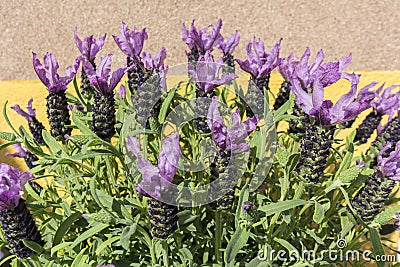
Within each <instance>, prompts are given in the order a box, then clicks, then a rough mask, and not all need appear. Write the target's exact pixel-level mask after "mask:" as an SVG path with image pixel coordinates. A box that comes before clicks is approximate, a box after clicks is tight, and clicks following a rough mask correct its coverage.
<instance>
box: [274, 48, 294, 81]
mask: <svg viewBox="0 0 400 267" xmlns="http://www.w3.org/2000/svg"><path fill="white" fill-rule="evenodd" d="M295 66H296V62H295V61H294V54H293V53H291V54H290V55H289V56H288V57H287V58H284V59H282V61H281V63H280V64H279V66H278V71H279V73H280V74H281V75H282V77H283V79H284V80H285V81H290V79H291V77H292V75H293V71H294V68H295Z"/></svg>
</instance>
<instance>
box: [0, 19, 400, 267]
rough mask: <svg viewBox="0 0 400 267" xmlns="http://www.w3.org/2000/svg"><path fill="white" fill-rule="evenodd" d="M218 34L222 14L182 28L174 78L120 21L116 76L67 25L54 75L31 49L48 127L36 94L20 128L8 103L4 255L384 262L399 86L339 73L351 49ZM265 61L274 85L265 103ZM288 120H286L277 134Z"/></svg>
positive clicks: (38, 260)
mask: <svg viewBox="0 0 400 267" xmlns="http://www.w3.org/2000/svg"><path fill="white" fill-rule="evenodd" d="M221 29H222V20H218V21H217V23H216V25H215V26H213V25H210V26H207V27H204V28H202V29H198V28H196V27H195V24H194V21H193V22H192V24H191V26H190V28H186V26H185V25H183V27H182V39H183V41H184V42H185V43H186V44H187V46H188V48H189V51H187V52H186V54H187V56H188V62H187V66H188V74H189V75H188V78H187V79H186V80H183V81H181V82H180V83H178V84H176V85H175V86H172V87H171V86H170V87H168V86H167V83H166V79H167V78H168V75H167V72H168V69H169V67H168V66H167V65H165V62H166V60H167V49H166V48H161V49H160V50H159V52H158V53H157V54H156V56H155V57H152V56H151V54H150V52H149V51H143V47H144V43H145V41H146V40H148V39H149V36H148V35H147V32H146V29H143V30H141V31H139V30H137V28H136V27H135V26H133V28H132V30H129V28H128V26H127V25H126V24H125V23H122V26H121V29H120V34H119V35H113V38H114V41H115V43H116V44H117V45H118V47H119V48H120V49H121V51H122V52H121V53H123V54H124V56H126V57H127V66H122V67H119V68H118V67H115V66H113V67H114V69H115V71H114V72H111V59H112V55H111V54H108V55H103V56H101V55H100V54H101V53H102V52H103V51H102V48H103V46H104V43H105V41H106V40H105V39H106V35H104V36H103V37H100V38H98V39H95V38H94V37H93V36H88V37H86V38H84V39H83V40H81V39H80V38H79V37H78V35H77V32H76V31H75V33H74V40H75V43H76V45H77V47H78V49H79V51H80V53H81V56H79V57H78V58H77V59H75V64H74V65H73V66H71V67H68V68H67V70H66V76H64V77H61V76H59V74H58V68H59V65H58V63H57V61H56V59H55V56H54V55H53V54H46V55H45V56H44V60H43V63H41V62H40V60H39V57H38V56H37V55H36V54H35V53H33V66H34V69H35V71H36V73H37V75H38V78H39V79H40V80H41V81H42V83H43V84H44V87H43V90H45V89H47V90H48V92H49V95H48V97H47V116H48V120H49V125H50V128H49V129H45V127H44V126H43V124H42V123H41V122H39V120H38V119H37V118H36V112H35V109H34V108H33V102H32V101H33V100H30V101H29V102H28V107H27V110H26V111H25V110H24V109H23V108H21V107H20V105H23V104H24V103H13V104H14V105H13V106H12V107H11V109H13V110H14V111H15V112H17V113H18V114H20V115H21V116H23V117H24V118H25V119H26V120H27V121H28V126H29V131H27V130H26V129H25V128H24V126H19V127H15V126H14V125H13V124H12V123H11V122H10V120H9V119H8V115H7V114H8V112H9V108H8V105H7V103H6V104H5V105H4V107H3V115H4V119H5V121H6V122H7V123H8V125H9V126H10V129H11V130H10V132H0V138H2V139H4V140H5V142H4V143H3V144H2V145H1V146H0V148H1V149H4V148H6V147H8V146H12V147H13V148H14V149H15V153H9V154H8V155H9V156H12V157H20V158H23V159H24V160H25V162H26V164H27V167H28V168H29V169H30V170H29V171H25V172H21V171H20V170H18V169H15V168H13V167H11V166H8V165H6V164H0V213H1V217H0V223H1V228H2V231H1V232H0V248H4V249H7V250H8V251H9V252H10V255H9V256H8V257H6V258H4V259H3V260H1V261H0V265H3V264H4V263H7V262H9V263H11V264H12V266H93V267H95V266H108V267H110V266H328V265H332V266H365V264H366V262H367V261H368V260H375V261H376V264H377V265H378V266H385V262H384V261H382V258H383V257H382V256H384V254H385V251H384V247H386V248H387V249H388V250H392V251H396V250H395V248H393V247H394V245H392V244H389V243H382V240H386V239H387V237H386V235H387V234H388V233H390V232H393V231H395V230H396V229H398V225H399V223H398V217H399V215H398V214H399V212H400V206H399V205H398V204H397V201H398V199H397V198H396V197H395V195H396V193H397V190H396V189H395V188H396V183H397V181H399V180H400V173H399V172H400V171H399V170H400V157H399V154H400V139H399V131H400V126H399V125H400V124H399V117H398V114H397V115H396V111H397V113H398V112H399V109H400V107H399V105H398V103H399V101H400V99H399V98H400V96H399V93H397V87H396V86H391V87H388V88H387V89H385V90H384V89H383V88H384V86H383V85H382V86H381V87H379V88H375V86H376V85H377V83H376V82H374V83H371V84H369V85H367V86H366V87H364V88H361V89H359V86H358V85H359V82H360V79H362V77H360V75H358V74H355V73H347V72H346V71H345V68H346V67H347V66H348V65H349V64H350V61H351V54H350V55H349V56H348V57H344V58H343V59H341V60H338V61H335V62H326V63H323V61H324V54H323V52H322V50H320V51H319V52H318V53H317V55H316V57H315V59H314V60H313V61H312V62H309V58H310V55H311V52H310V49H309V48H307V49H306V51H305V53H304V54H303V55H302V56H301V57H300V58H297V57H296V55H294V54H293V53H291V54H290V55H288V56H287V57H282V55H281V53H280V46H281V44H282V45H283V44H284V42H283V40H282V39H280V40H278V42H277V43H276V44H270V45H271V46H272V48H271V49H270V51H269V52H268V53H267V52H266V51H265V47H264V43H263V42H262V41H261V40H260V39H257V38H256V37H254V39H253V40H252V41H249V42H248V44H247V46H246V51H247V58H246V59H245V60H240V59H236V58H235V57H234V55H233V54H234V51H235V49H237V46H238V44H239V40H240V37H239V33H238V32H236V33H234V34H232V35H230V36H229V37H228V38H224V37H223V36H222V34H221ZM150 37H151V36H150ZM153 38H154V37H153ZM215 48H216V49H215ZM96 58H99V59H100V60H99V61H98V63H95V59H96ZM235 62H237V63H238V66H239V67H240V68H237V67H235ZM79 69H81V73H78V70H79ZM240 69H242V70H243V71H244V72H246V73H248V74H249V75H247V76H246V75H242V74H241V70H240ZM274 70H278V71H279V73H280V74H281V75H282V77H283V79H284V83H283V84H282V86H281V88H280V92H279V94H278V96H277V97H276V101H275V103H274V105H273V109H270V108H269V99H270V98H271V97H272V98H275V96H274V95H273V93H272V91H271V89H278V88H271V86H270V84H269V79H270V74H271V72H272V71H274ZM125 74H126V76H127V77H126V79H124V78H123V76H124V75H125ZM77 75H78V76H79V75H81V77H82V79H81V80H77V78H76V76H77ZM239 76H242V77H249V81H248V84H246V86H243V85H241V84H240V83H239V82H238V78H239ZM340 80H345V81H346V82H347V85H348V88H349V89H348V92H347V93H346V94H344V95H342V96H339V97H338V99H339V100H338V101H336V102H335V103H334V101H332V100H331V99H326V98H325V91H328V90H330V88H329V85H332V84H335V83H337V82H339V81H340ZM121 81H122V82H121ZM125 81H126V82H125ZM70 82H72V84H71V85H70V86H67V85H68V84H69V83H70ZM116 88H118V89H117V90H116ZM116 91H118V92H116ZM382 91H383V93H382ZM368 109H371V110H372V113H370V115H368V116H367V119H366V120H365V121H364V122H363V123H362V124H361V125H360V127H359V128H358V129H356V130H353V131H352V132H351V133H349V134H348V136H347V137H346V138H345V140H341V139H338V137H337V136H338V134H339V133H340V132H341V131H343V130H344V128H345V127H343V125H345V124H347V123H348V122H353V121H354V118H357V117H358V116H359V114H360V113H362V112H364V111H366V110H368ZM386 115H389V117H390V118H389V120H388V122H387V124H386V125H382V124H381V123H382V120H381V119H382V118H383V117H384V116H386ZM370 119H373V120H374V121H373V122H370ZM283 121H286V122H288V123H289V130H288V131H279V132H277V131H276V129H275V126H276V125H282V124H281V122H283ZM173 122H175V124H174V123H173ZM375 130H376V132H377V137H376V139H375V141H374V142H373V143H372V145H371V146H370V148H369V149H367V150H366V151H364V152H363V153H362V154H361V155H360V156H355V151H356V150H357V148H358V146H359V144H360V143H364V142H365V141H366V140H367V139H368V138H369V137H370V135H371V134H372V133H373V132H374V131H375ZM36 180H38V181H36ZM39 180H40V181H42V182H40V184H41V185H39ZM387 229H389V230H387ZM366 244H367V245H366ZM368 244H370V246H368ZM370 247H371V248H370ZM369 249H371V253H369V254H368V258H365V257H358V258H354V257H351V256H354V255H355V254H356V253H359V254H358V255H364V254H363V253H364V252H366V251H367V252H368V250H369ZM305 251H306V252H308V253H307V254H306V256H304V252H305ZM327 251H329V252H332V251H336V252H337V253H340V254H337V255H336V257H332V256H331V255H332V254H328V253H326V252H327ZM277 252H279V253H277ZM310 252H312V253H311V254H310ZM396 252H397V251H396ZM307 255H308V256H307ZM340 255H341V256H340Z"/></svg>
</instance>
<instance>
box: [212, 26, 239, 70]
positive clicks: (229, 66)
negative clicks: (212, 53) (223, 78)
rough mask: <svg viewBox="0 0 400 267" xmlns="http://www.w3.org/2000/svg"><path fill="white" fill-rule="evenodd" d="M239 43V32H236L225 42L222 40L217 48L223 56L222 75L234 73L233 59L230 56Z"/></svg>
mask: <svg viewBox="0 0 400 267" xmlns="http://www.w3.org/2000/svg"><path fill="white" fill-rule="evenodd" d="M239 41H240V36H239V32H238V31H236V33H234V34H231V35H230V36H229V39H228V41H227V42H225V41H224V40H223V41H221V42H220V43H219V45H218V46H217V47H218V48H219V50H221V52H222V54H223V57H222V59H223V61H224V69H223V72H224V73H235V59H234V58H233V55H232V54H233V52H234V51H235V48H236V46H237V45H238V44H239Z"/></svg>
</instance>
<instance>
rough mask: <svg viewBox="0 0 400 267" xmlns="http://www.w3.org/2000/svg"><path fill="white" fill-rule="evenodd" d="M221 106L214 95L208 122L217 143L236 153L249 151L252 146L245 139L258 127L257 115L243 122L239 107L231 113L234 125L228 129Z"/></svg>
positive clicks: (222, 147)
mask: <svg viewBox="0 0 400 267" xmlns="http://www.w3.org/2000/svg"><path fill="white" fill-rule="evenodd" d="M219 106H220V102H219V101H218V97H216V96H214V97H213V99H212V102H211V105H210V108H209V109H208V115H207V117H208V120H207V123H208V127H210V129H211V133H212V138H213V140H214V142H215V144H216V145H217V146H218V147H220V148H221V149H223V150H229V151H232V152H234V153H239V152H244V151H248V150H249V149H250V147H249V145H248V144H246V143H245V142H244V139H245V138H246V137H247V136H248V135H249V134H250V133H252V132H253V131H254V130H255V129H256V128H257V123H258V117H257V115H255V116H254V117H252V118H248V119H247V120H246V121H244V122H243V123H241V122H240V110H239V109H237V110H236V112H234V113H232V114H231V121H232V126H231V127H230V128H229V129H228V128H227V127H226V126H225V123H224V119H223V118H222V117H221V115H220V112H219Z"/></svg>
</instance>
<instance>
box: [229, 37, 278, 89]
mask: <svg viewBox="0 0 400 267" xmlns="http://www.w3.org/2000/svg"><path fill="white" fill-rule="evenodd" d="M281 41H282V38H281V39H279V40H278V42H277V43H276V44H275V45H274V46H273V47H272V48H271V50H270V52H269V53H266V52H265V48H264V43H263V42H262V41H261V40H260V39H258V40H257V39H256V38H255V37H254V39H253V42H251V41H250V42H248V44H247V46H246V50H247V59H246V60H244V61H243V60H240V59H236V62H237V63H238V64H239V66H240V67H241V68H242V70H244V71H245V72H248V73H250V74H251V78H252V79H253V80H254V82H255V83H256V85H257V87H258V88H259V89H260V90H262V88H264V87H265V88H267V89H268V83H269V76H270V73H271V71H272V70H273V69H275V68H276V67H278V66H279V64H280V63H281V60H282V59H281V58H279V50H280V45H281ZM253 49H254V51H253Z"/></svg>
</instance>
